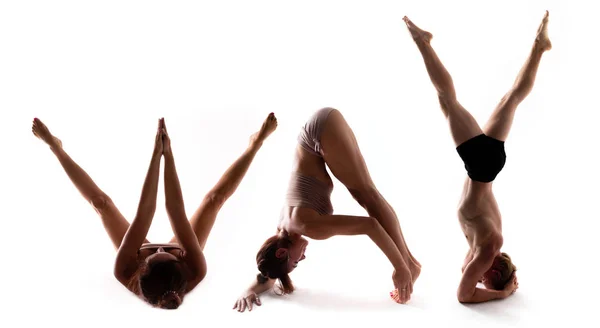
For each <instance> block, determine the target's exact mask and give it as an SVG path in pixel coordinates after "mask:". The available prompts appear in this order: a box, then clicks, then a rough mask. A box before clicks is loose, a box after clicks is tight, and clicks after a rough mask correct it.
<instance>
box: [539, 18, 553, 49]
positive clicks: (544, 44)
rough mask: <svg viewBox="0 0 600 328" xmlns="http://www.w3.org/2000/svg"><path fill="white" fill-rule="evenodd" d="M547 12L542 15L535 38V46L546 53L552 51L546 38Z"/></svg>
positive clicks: (550, 43)
mask: <svg viewBox="0 0 600 328" xmlns="http://www.w3.org/2000/svg"><path fill="white" fill-rule="evenodd" d="M549 15H550V13H548V10H546V14H545V15H544V19H543V20H542V23H541V24H540V27H539V28H538V31H537V35H536V37H535V42H536V44H537V46H538V47H539V48H540V49H541V50H543V51H547V50H550V49H552V42H550V38H548V16H549Z"/></svg>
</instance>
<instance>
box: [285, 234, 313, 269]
mask: <svg viewBox="0 0 600 328" xmlns="http://www.w3.org/2000/svg"><path fill="white" fill-rule="evenodd" d="M307 245H308V240H306V239H305V238H304V237H300V238H298V239H297V240H294V242H293V243H292V245H291V246H290V248H289V249H288V255H289V257H288V258H289V260H288V272H292V271H294V269H295V268H296V267H297V266H298V263H299V262H300V261H302V260H304V259H305V258H306V256H305V255H304V252H305V251H306V246H307Z"/></svg>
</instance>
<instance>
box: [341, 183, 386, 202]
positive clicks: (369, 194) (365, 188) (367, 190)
mask: <svg viewBox="0 0 600 328" xmlns="http://www.w3.org/2000/svg"><path fill="white" fill-rule="evenodd" d="M348 191H349V192H350V194H351V195H352V197H353V198H354V199H355V200H356V201H357V202H358V203H359V204H360V205H361V206H367V205H369V204H371V203H373V201H374V200H375V199H376V198H377V197H378V196H379V191H378V190H377V188H376V187H375V185H373V184H364V185H361V186H358V187H356V188H348Z"/></svg>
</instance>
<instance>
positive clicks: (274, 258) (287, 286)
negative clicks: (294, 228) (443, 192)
mask: <svg viewBox="0 0 600 328" xmlns="http://www.w3.org/2000/svg"><path fill="white" fill-rule="evenodd" d="M307 245H308V240H306V239H305V238H303V237H302V236H300V235H294V236H291V235H290V234H288V233H287V232H286V231H283V230H282V231H281V232H280V233H279V234H277V235H275V236H272V237H271V238H269V239H267V240H266V241H265V242H264V244H263V245H262V247H261V248H260V250H259V251H258V253H257V254H256V264H257V265H258V271H260V273H259V274H258V276H257V279H258V281H259V282H261V283H264V282H266V281H267V279H268V278H270V279H279V281H280V283H281V285H280V288H281V291H282V293H283V294H289V293H291V292H293V291H294V285H293V284H292V280H291V279H290V276H289V273H290V272H292V271H294V269H295V268H296V267H297V266H298V263H300V261H302V260H304V259H305V258H306V256H305V255H304V251H305V250H306V246H307Z"/></svg>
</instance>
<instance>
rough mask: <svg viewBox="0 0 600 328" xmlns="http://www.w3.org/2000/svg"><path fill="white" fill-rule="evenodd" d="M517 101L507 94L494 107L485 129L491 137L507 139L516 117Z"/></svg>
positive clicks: (501, 139)
mask: <svg viewBox="0 0 600 328" xmlns="http://www.w3.org/2000/svg"><path fill="white" fill-rule="evenodd" d="M516 109H517V101H515V100H514V99H512V98H511V97H510V95H505V96H504V97H503V98H502V99H501V100H500V103H498V105H497V106H496V108H495V109H494V112H493V113H492V115H491V116H490V118H489V119H488V121H487V123H486V124H485V126H484V128H483V131H484V132H485V134H486V135H487V136H489V137H492V138H494V139H497V140H500V141H506V138H507V137H508V134H509V132H510V129H511V127H512V124H513V120H514V117H515V111H516Z"/></svg>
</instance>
